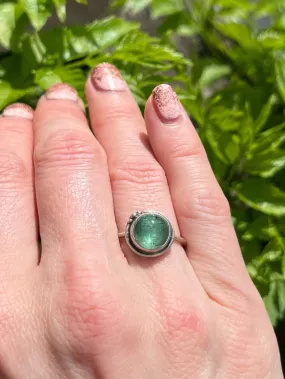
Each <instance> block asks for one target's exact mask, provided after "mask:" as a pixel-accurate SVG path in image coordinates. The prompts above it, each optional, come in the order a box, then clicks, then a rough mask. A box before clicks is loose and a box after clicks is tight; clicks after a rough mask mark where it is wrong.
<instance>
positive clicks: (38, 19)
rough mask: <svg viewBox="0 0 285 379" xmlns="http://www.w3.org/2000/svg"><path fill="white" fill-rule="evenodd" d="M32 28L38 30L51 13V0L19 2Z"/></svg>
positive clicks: (24, 0)
mask: <svg viewBox="0 0 285 379" xmlns="http://www.w3.org/2000/svg"><path fill="white" fill-rule="evenodd" d="M19 2H20V4H21V5H22V6H23V8H24V10H25V12H26V13H27V15H28V17H29V19H30V21H31V23H32V25H33V27H34V28H35V29H36V30H40V29H41V28H42V27H43V26H44V24H45V23H46V21H47V19H48V18H49V16H50V15H51V13H52V2H51V0H19Z"/></svg>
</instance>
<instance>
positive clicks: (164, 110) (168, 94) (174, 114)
mask: <svg viewBox="0 0 285 379" xmlns="http://www.w3.org/2000/svg"><path fill="white" fill-rule="evenodd" d="M152 96H153V102H154V105H155V109H156V111H157V114H158V116H159V118H160V119H161V121H162V122H166V123H167V122H171V121H175V120H177V119H178V118H179V117H180V116H181V108H180V104H179V101H178V98H177V95H176V93H175V92H174V91H173V89H172V87H171V86H169V85H168V84H161V85H160V86H158V87H156V88H155V89H154V90H153V93H152Z"/></svg>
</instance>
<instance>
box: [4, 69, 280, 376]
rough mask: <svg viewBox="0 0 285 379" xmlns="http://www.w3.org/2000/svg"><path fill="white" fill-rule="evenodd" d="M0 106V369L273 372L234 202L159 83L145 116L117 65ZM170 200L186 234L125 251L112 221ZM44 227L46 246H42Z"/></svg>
mask: <svg viewBox="0 0 285 379" xmlns="http://www.w3.org/2000/svg"><path fill="white" fill-rule="evenodd" d="M86 96H87V100H88V104H89V110H90V116H91V122H92V129H93V132H94V134H93V133H92V132H91V130H90V128H89V127H88V123H87V120H86V117H85V114H84V111H83V106H82V102H81V101H80V100H79V98H78V96H77V94H76V92H75V91H74V90H73V89H71V88H70V87H68V86H66V85H60V86H55V87H53V88H51V89H50V90H49V91H48V92H47V93H46V95H45V96H43V97H42V98H41V99H40V100H39V103H38V105H37V108H36V110H35V112H33V111H32V110H30V109H29V108H28V107H25V106H24V105H21V104H20V105H12V106H9V107H8V108H7V109H6V110H4V112H3V115H2V117H1V118H0V133H1V138H0V378H5V379H6V378H8V379H14V378H15V379H27V378H29V379H39V378H41V379H50V378H53V379H57V378H68V379H78V378H84V379H91V378H96V379H118V378H124V379H133V378H136V379H153V378H159V379H174V378H176V379H186V378H187V379H190V378H195V379H233V378H234V379H239V378H240V379H282V378H283V375H282V370H281V365H280V357H279V351H278V345H277V342H276V339H275V335H274V332H273V329H272V326H271V324H270V321H269V318H268V316H267V313H266V310H265V308H264V305H263V302H262V299H261V298H260V296H259V294H258V292H257V290H256V289H255V287H254V285H253V283H252V281H251V279H250V277H249V275H248V273H247V271H246V267H245V265H244V262H243V259H242V255H241V251H240V247H239V245H238V241H237V238H236V235H235V232H234V229H233V226H232V223H231V217H230V209H229V205H228V202H227V200H226V199H225V197H224V195H223V193H222V191H221V189H220V187H219V185H218V183H217V181H216V179H215V177H214V174H213V172H212V170H211V167H210V164H209V162H208V159H207V156H206V153H205V150H204V148H203V146H202V143H201V141H200V140H199V137H198V135H197V133H196V130H195V128H194V127H193V125H192V123H191V121H190V120H189V118H188V116H187V114H186V112H185V111H184V110H183V108H182V106H181V104H180V103H179V102H178V100H177V99H176V97H175V94H174V93H173V92H172V91H171V89H170V88H169V87H167V86H163V87H159V88H158V89H156V90H155V91H154V94H153V95H152V96H151V97H150V99H149V100H148V102H147V104H146V109H145V118H143V117H142V116H141V114H140V111H139V109H138V107H137V105H136V103H135V101H134V99H133V97H132V95H131V92H130V91H129V89H128V88H127V86H126V84H125V82H124V81H123V80H122V78H121V77H120V75H119V73H118V72H117V71H116V69H115V68H113V67H111V66H110V65H106V64H105V65H101V66H99V67H97V69H96V70H95V71H94V72H93V73H92V75H91V77H90V78H89V79H88V82H87V84H86ZM146 209H153V210H156V211H159V212H161V213H163V214H164V215H166V216H167V217H168V218H169V219H170V220H171V222H172V224H173V226H174V228H175V231H176V234H177V235H181V236H183V237H184V238H185V239H186V241H187V248H186V249H184V248H182V246H180V245H179V244H178V243H175V244H173V245H172V247H171V249H170V251H169V252H167V253H166V254H165V255H163V256H162V257H158V258H154V259H147V258H143V257H139V256H136V255H135V254H133V253H132V252H131V251H130V250H129V248H128V247H127V245H126V243H125V242H124V240H121V241H119V239H118V236H117V235H118V231H120V232H122V231H124V230H125V225H126V222H127V221H128V218H129V216H130V214H131V213H132V212H135V211H137V210H146ZM39 231H40V235H41V244H42V254H41V255H40V254H39V247H38V243H37V241H38V234H39Z"/></svg>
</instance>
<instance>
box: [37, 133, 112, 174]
mask: <svg viewBox="0 0 285 379" xmlns="http://www.w3.org/2000/svg"><path fill="white" fill-rule="evenodd" d="M34 159H35V162H36V165H37V167H44V168H54V167H59V168H72V167H77V166H79V167H81V168H84V167H85V168H89V167H90V166H91V165H92V164H93V163H94V162H97V163H98V164H102V163H105V162H106V157H105V153H104V151H103V149H102V147H101V146H100V145H99V144H98V143H97V141H96V140H95V138H92V136H91V135H90V134H89V133H86V132H83V131H80V132H79V131H65V130H63V131H59V132H56V133H53V134H51V135H50V137H49V138H48V139H47V141H45V143H44V144H43V145H41V146H40V145H37V146H36V147H35V152H34Z"/></svg>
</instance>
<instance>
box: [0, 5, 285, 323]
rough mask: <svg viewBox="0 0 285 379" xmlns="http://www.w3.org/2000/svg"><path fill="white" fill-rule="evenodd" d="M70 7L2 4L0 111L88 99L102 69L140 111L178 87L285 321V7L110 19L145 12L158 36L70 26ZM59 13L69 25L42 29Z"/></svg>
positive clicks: (182, 8) (249, 257)
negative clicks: (111, 72)
mask: <svg viewBox="0 0 285 379" xmlns="http://www.w3.org/2000/svg"><path fill="white" fill-rule="evenodd" d="M77 2H78V3H84V2H85V1H84V0H78V1H77ZM65 3H66V1H65V0H14V1H12V0H10V1H5V0H4V1H3V0H1V4H0V44H1V45H2V46H3V47H4V48H5V51H3V52H2V53H1V54H0V108H1V109H2V108H3V107H4V106H6V105H7V104H9V103H11V102H14V101H18V100H21V101H25V102H27V103H29V104H31V105H35V102H36V99H37V97H38V96H39V95H40V94H42V93H43V91H44V90H46V89H47V88H48V87H49V86H50V85H52V84H54V83H57V82H66V83H69V84H71V85H72V86H73V87H74V88H76V89H77V90H78V92H79V94H80V95H81V96H82V98H83V99H84V84H85V80H86V77H87V75H88V73H89V71H90V69H91V68H93V67H94V66H95V65H96V64H97V63H99V62H102V61H109V62H111V63H114V64H116V65H117V66H118V68H119V69H120V70H121V71H122V73H123V75H124V77H125V79H126V80H127V82H128V84H129V86H130V88H131V89H132V91H133V93H134V96H135V97H136V99H137V101H138V103H139V105H140V106H141V107H143V106H144V103H145V101H146V99H147V98H148V96H149V95H150V92H151V90H152V89H153V87H154V86H156V85H157V84H159V83H161V82H170V83H171V84H172V85H174V86H175V87H176V89H177V92H178V94H179V97H180V99H181V101H182V102H183V104H184V106H185V107H186V109H187V110H188V112H189V114H190V115H191V118H192V120H193V122H194V124H195V125H196V126H197V128H198V131H199V134H200V136H201V139H202V141H203V143H204V145H205V147H206V149H207V152H208V156H209V159H210V161H211V164H212V167H213V169H214V171H215V174H216V176H217V178H218V180H219V182H220V184H221V186H222V188H223V190H224V192H225V194H226V195H227V197H228V199H229V201H230V204H231V207H232V215H233V216H232V217H233V223H234V225H235V228H236V230H237V234H238V237H239V240H240V244H241V247H242V251H243V255H244V258H245V261H246V264H247V267H248V270H249V273H250V274H251V276H252V278H253V280H254V282H255V284H256V286H257V288H258V289H259V291H260V293H261V295H262V296H263V298H264V301H265V304H266V306H267V309H268V312H269V315H270V317H271V320H272V323H273V324H274V325H275V324H276V323H277V322H278V320H280V319H281V318H282V317H283V316H284V315H285V149H284V143H285V142H284V141H285V122H284V103H285V64H284V63H285V62H284V61H285V12H284V11H285V3H284V0H274V1H272V2H268V1H267V0H256V1H255V2H250V1H248V0H115V1H114V3H113V9H114V8H118V7H119V8H120V9H122V10H123V14H125V15H131V16H132V17H133V16H135V15H136V14H138V13H139V12H141V11H142V10H143V9H144V8H148V10H149V11H150V14H151V17H152V18H153V19H158V20H157V22H158V25H159V26H158V36H159V37H151V36H149V35H148V34H147V33H144V32H143V31H142V30H141V29H140V25H139V23H136V22H130V21H127V20H126V19H124V18H123V19H121V18H116V17H109V18H106V19H103V20H95V21H94V22H93V23H92V24H89V25H85V26H72V27H69V26H66V25H65V24H64V22H65V5H66V4H65ZM53 7H55V9H56V12H57V15H58V18H59V19H60V20H61V22H62V23H63V25H62V26H61V27H59V28H55V29H48V30H45V29H44V30H42V27H43V26H44V25H45V23H46V21H47V19H48V18H49V16H50V15H51V12H52V9H53ZM29 24H31V25H32V26H33V28H27V26H28V25H29ZM178 46H186V47H187V51H184V53H185V54H183V53H181V52H179V49H178ZM184 50H185V49H184ZM188 50H189V51H188ZM185 55H186V56H188V57H189V59H188V58H185ZM190 59H191V63H190Z"/></svg>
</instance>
